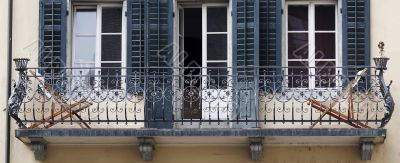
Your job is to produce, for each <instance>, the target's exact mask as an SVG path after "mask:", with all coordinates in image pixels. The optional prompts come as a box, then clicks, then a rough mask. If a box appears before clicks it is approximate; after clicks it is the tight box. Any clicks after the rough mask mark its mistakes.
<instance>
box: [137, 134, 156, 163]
mask: <svg viewBox="0 0 400 163" xmlns="http://www.w3.org/2000/svg"><path fill="white" fill-rule="evenodd" d="M138 141H139V152H140V153H141V154H142V159H143V161H152V160H153V158H154V150H155V141H154V138H151V137H139V138H138Z"/></svg>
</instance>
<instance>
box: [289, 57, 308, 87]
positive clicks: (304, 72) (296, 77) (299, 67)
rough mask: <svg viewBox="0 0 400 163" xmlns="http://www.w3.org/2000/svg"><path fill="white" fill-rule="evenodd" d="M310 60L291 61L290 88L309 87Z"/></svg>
mask: <svg viewBox="0 0 400 163" xmlns="http://www.w3.org/2000/svg"><path fill="white" fill-rule="evenodd" d="M308 76H309V75H308V62H305V61H304V62H302V61H289V68H288V80H289V81H288V84H289V85H288V86H289V87H290V88H308V84H309V81H308V80H309V79H308Z"/></svg>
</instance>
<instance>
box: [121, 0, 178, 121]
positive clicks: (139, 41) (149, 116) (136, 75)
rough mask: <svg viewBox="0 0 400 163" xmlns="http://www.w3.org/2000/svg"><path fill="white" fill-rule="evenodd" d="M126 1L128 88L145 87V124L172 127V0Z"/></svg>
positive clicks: (132, 89) (138, 88) (139, 88)
mask: <svg viewBox="0 0 400 163" xmlns="http://www.w3.org/2000/svg"><path fill="white" fill-rule="evenodd" d="M127 2H128V3H127V6H128V8H127V15H128V23H127V26H128V27H127V28H128V30H127V31H128V33H127V37H128V57H127V59H128V60H127V63H128V65H129V66H130V67H132V68H130V69H129V72H130V75H131V79H130V81H128V82H129V84H128V91H142V90H143V91H144V95H145V99H144V100H145V107H144V108H145V109H144V112H145V120H146V127H148V128H171V127H172V119H173V115H172V97H173V95H172V91H171V90H172V80H171V79H172V76H171V74H172V69H171V65H170V61H171V60H172V46H170V45H171V43H172V39H173V38H172V34H173V32H172V31H173V26H172V25H173V24H172V23H173V21H172V20H173V18H172V12H173V8H172V1H169V0H128V1H127ZM134 81H136V82H138V81H140V83H138V84H135V83H134Z"/></svg>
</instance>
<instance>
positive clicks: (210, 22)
mask: <svg viewBox="0 0 400 163" xmlns="http://www.w3.org/2000/svg"><path fill="white" fill-rule="evenodd" d="M207 31H208V32H226V31H227V9H226V7H209V8H207Z"/></svg>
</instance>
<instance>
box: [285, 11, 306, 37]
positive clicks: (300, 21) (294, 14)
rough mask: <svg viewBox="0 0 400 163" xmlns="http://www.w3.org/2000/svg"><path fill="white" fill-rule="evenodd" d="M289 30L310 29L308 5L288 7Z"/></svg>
mask: <svg viewBox="0 0 400 163" xmlns="http://www.w3.org/2000/svg"><path fill="white" fill-rule="evenodd" d="M288 10H289V11H288V28H289V31H307V30H308V6H293V5H291V6H289V9H288Z"/></svg>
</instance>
